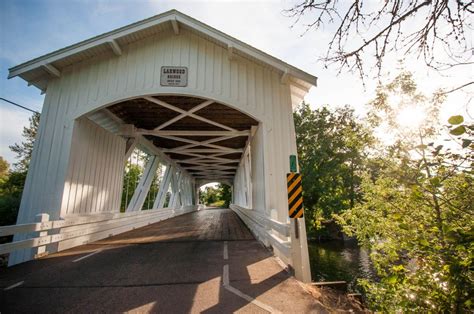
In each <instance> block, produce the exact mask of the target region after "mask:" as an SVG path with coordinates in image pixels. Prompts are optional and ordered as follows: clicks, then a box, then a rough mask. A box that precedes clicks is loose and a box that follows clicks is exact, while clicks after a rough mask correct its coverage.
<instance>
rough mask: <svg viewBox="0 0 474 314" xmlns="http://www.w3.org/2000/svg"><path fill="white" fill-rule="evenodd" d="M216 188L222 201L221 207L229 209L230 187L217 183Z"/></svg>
mask: <svg viewBox="0 0 474 314" xmlns="http://www.w3.org/2000/svg"><path fill="white" fill-rule="evenodd" d="M217 188H218V189H219V194H220V197H221V200H223V201H224V205H223V207H225V208H229V205H230V202H231V201H232V190H231V188H230V185H227V184H222V183H219V185H218V186H217Z"/></svg>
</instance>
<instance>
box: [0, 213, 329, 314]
mask: <svg viewBox="0 0 474 314" xmlns="http://www.w3.org/2000/svg"><path fill="white" fill-rule="evenodd" d="M19 280H21V284H20V285H18V286H15V285H16V284H18V281H19ZM0 286H1V289H2V291H1V292H2V293H0V294H1V297H0V304H1V307H0V311H1V312H13V311H14V312H30V311H31V310H33V309H34V312H102V311H104V312H126V311H127V312H128V311H131V312H144V311H148V312H162V313H197V312H203V313H230V312H241V313H267V312H275V313H278V312H288V313H309V312H318V313H320V312H325V309H324V307H323V306H322V305H321V304H320V303H319V302H318V301H317V300H315V299H314V298H313V297H312V296H311V295H310V294H308V293H307V292H305V291H304V290H303V289H302V287H301V286H300V285H299V283H298V282H297V281H296V280H295V279H294V278H293V277H291V276H290V275H289V274H288V273H287V272H286V271H284V270H283V269H282V267H281V266H280V264H279V263H278V262H277V261H276V259H275V258H274V257H273V256H272V254H271V253H270V252H269V251H268V250H267V249H265V248H264V247H263V246H262V245H261V243H260V242H258V241H256V240H255V239H254V238H253V236H252V235H251V233H250V231H249V230H248V229H247V227H246V226H245V225H244V224H243V223H242V221H240V219H239V218H238V217H237V215H236V214H235V213H233V212H232V211H231V210H229V209H207V210H200V211H197V212H192V213H189V214H185V215H182V216H179V217H175V218H172V219H169V220H166V221H162V222H159V223H156V224H152V225H149V226H147V227H144V228H141V229H137V230H134V231H130V232H127V233H123V234H121V235H118V236H115V237H111V238H107V239H104V240H100V241H97V242H94V243H91V244H88V245H83V246H79V247H75V248H73V249H69V250H66V251H62V252H60V253H56V254H53V255H50V256H47V257H45V258H41V259H39V260H37V261H35V262H28V263H23V264H20V265H16V266H15V267H11V268H9V269H7V270H6V271H2V273H1V274H0ZM11 287H14V288H11ZM5 289H6V290H5Z"/></svg>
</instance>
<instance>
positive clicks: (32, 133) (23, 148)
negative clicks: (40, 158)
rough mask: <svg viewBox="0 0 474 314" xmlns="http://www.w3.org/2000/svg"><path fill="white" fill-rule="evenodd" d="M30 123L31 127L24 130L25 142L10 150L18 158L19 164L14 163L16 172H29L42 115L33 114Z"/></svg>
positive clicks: (16, 144) (12, 146)
mask: <svg viewBox="0 0 474 314" xmlns="http://www.w3.org/2000/svg"><path fill="white" fill-rule="evenodd" d="M29 121H30V125H29V126H28V127H24V128H23V132H22V136H23V138H24V141H23V142H21V143H15V144H14V145H11V146H10V149H11V150H12V151H13V152H14V153H16V158H17V159H18V162H16V163H14V166H15V168H16V170H17V171H20V172H21V171H28V166H29V165H30V160H31V154H32V152H33V145H34V143H35V139H36V134H37V133H38V127H39V122H40V114H39V113H33V115H32V116H31V117H30V119H29Z"/></svg>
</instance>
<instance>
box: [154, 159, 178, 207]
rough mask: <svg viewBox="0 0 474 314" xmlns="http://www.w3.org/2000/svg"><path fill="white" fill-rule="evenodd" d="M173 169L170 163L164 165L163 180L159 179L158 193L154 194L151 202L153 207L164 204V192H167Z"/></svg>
mask: <svg viewBox="0 0 474 314" xmlns="http://www.w3.org/2000/svg"><path fill="white" fill-rule="evenodd" d="M173 171H174V167H173V166H172V165H168V166H166V170H165V174H164V175H163V180H162V181H161V184H160V188H159V189H158V194H157V195H156V198H155V202H154V203H153V209H157V208H162V207H163V205H164V204H165V200H166V193H167V192H168V189H169V186H170V180H171V174H172V173H173Z"/></svg>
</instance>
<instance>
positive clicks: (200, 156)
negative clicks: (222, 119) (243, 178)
mask: <svg viewBox="0 0 474 314" xmlns="http://www.w3.org/2000/svg"><path fill="white" fill-rule="evenodd" d="M144 99H145V100H147V101H149V102H152V103H154V104H157V105H159V106H162V107H164V108H167V109H170V110H173V111H175V112H178V113H179V115H177V116H176V117H174V118H172V119H170V120H168V121H166V122H164V123H161V124H160V125H159V126H157V127H155V128H154V129H152V130H147V129H137V130H136V133H138V134H140V135H147V136H150V135H151V136H157V137H160V138H164V139H168V140H171V141H176V143H182V144H183V145H180V146H178V147H174V148H160V149H161V150H162V151H163V152H164V153H166V154H172V153H174V154H180V155H185V156H188V157H189V158H185V159H181V160H179V161H177V162H179V163H183V164H184V165H181V167H182V168H183V169H186V170H187V171H188V172H189V173H191V174H192V175H193V176H194V177H196V178H212V179H215V180H219V179H229V178H233V176H234V174H235V170H236V168H237V166H236V165H235V164H236V163H238V162H239V161H240V158H239V159H236V158H226V157H223V156H225V155H228V154H235V153H238V154H242V153H243V152H244V150H245V147H241V148H232V147H226V146H224V145H222V144H217V143H218V142H222V141H226V140H229V139H233V138H236V137H243V136H246V137H250V136H251V130H250V129H249V130H243V131H242V130H237V129H235V128H232V127H230V126H228V125H225V124H222V123H219V122H217V121H213V120H210V119H208V118H205V117H203V116H200V115H199V110H201V109H203V108H205V107H207V106H209V105H211V104H213V103H214V101H212V100H205V101H203V102H202V103H200V104H198V105H196V106H194V107H193V108H192V109H190V110H184V109H181V108H179V107H177V106H175V105H172V104H169V103H167V102H165V101H163V100H160V99H157V98H154V97H144ZM186 117H189V118H193V119H196V120H199V121H201V122H204V123H205V124H208V125H212V126H213V127H217V128H220V129H222V130H219V131H208V130H196V129H189V130H172V126H173V124H174V123H176V122H178V121H180V120H182V119H184V118H186ZM165 128H166V130H165ZM196 136H201V137H203V136H204V137H208V138H207V139H206V140H195V139H192V138H190V137H196ZM209 137H211V138H209ZM248 142H249V141H248V139H247V141H246V143H247V144H248ZM247 144H246V145H247Z"/></svg>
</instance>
